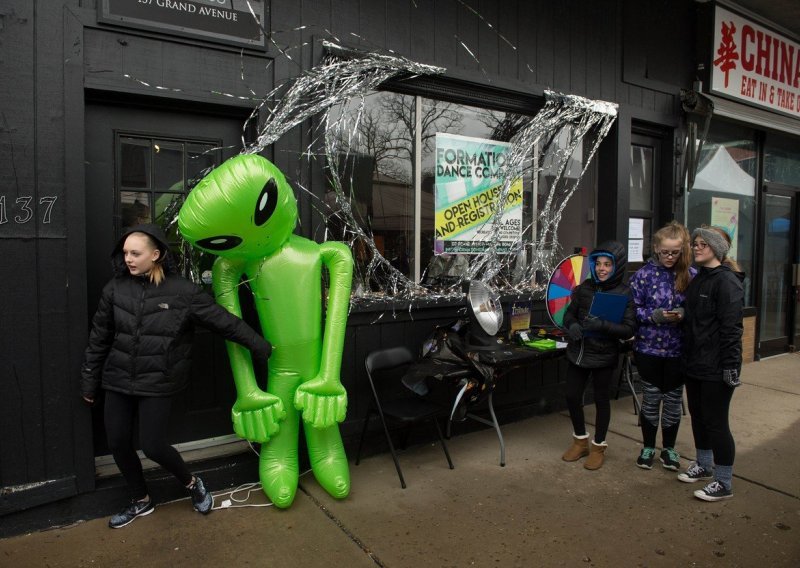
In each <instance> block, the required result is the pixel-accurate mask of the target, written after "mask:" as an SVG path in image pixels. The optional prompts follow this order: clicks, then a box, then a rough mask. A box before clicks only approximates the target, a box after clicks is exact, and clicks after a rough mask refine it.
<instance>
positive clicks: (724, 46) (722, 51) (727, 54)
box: [714, 22, 739, 87]
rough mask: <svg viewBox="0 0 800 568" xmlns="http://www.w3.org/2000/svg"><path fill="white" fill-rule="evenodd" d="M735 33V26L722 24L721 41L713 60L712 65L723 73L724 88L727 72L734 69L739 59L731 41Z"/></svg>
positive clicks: (726, 83) (726, 84)
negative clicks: (716, 55)
mask: <svg viewBox="0 0 800 568" xmlns="http://www.w3.org/2000/svg"><path fill="white" fill-rule="evenodd" d="M735 33H736V26H735V25H734V24H733V22H730V23H729V24H726V23H725V22H722V41H721V42H720V44H719V49H717V54H718V55H719V57H717V58H716V59H715V60H714V65H717V66H718V67H719V68H720V70H721V71H722V72H723V73H725V86H726V87H727V86H728V71H730V70H731V69H736V60H737V59H739V54H738V53H737V52H736V42H734V41H733V34H735Z"/></svg>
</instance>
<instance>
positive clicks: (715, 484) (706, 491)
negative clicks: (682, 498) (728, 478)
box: [694, 480, 733, 501]
mask: <svg viewBox="0 0 800 568" xmlns="http://www.w3.org/2000/svg"><path fill="white" fill-rule="evenodd" d="M694 496H695V497H697V498H698V499H702V500H703V501H722V500H723V499H730V498H731V497H733V491H731V490H730V489H726V488H725V486H724V485H722V484H721V483H720V482H719V481H716V480H715V481H712V482H711V483H709V484H708V485H706V486H705V487H703V488H702V489H698V490H697V491H695V492H694Z"/></svg>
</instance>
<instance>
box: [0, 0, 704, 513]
mask: <svg viewBox="0 0 800 568" xmlns="http://www.w3.org/2000/svg"><path fill="white" fill-rule="evenodd" d="M650 4H651V3H640V2H634V1H632V0H616V1H603V2H592V1H590V0H575V1H572V2H552V1H550V0H509V1H506V2H493V1H491V0H466V1H464V2H462V1H456V0H426V1H417V2H398V1H396V0H362V1H361V2H353V1H350V0H329V1H328V0H308V1H304V2H296V1H295V0H272V1H270V2H269V7H270V11H269V13H270V17H271V22H270V29H271V30H273V31H274V35H273V38H274V42H275V43H274V44H271V43H270V44H268V46H267V53H259V52H254V51H248V50H244V51H242V50H240V49H238V48H234V47H226V46H222V45H212V44H204V43H203V42H200V41H196V40H187V39H185V38H180V37H175V36H169V35H165V34H158V33H150V32H143V31H139V30H126V29H124V28H123V27H119V26H107V25H104V24H102V23H98V22H97V21H96V14H97V11H96V8H97V2H96V0H69V1H62V2H52V1H50V0H48V1H47V2H45V0H34V1H33V2H31V1H30V0H6V2H4V14H6V16H5V17H4V19H3V26H2V29H0V41H1V42H2V44H3V45H6V46H8V45H13V46H16V49H15V52H14V56H13V57H4V58H3V60H2V62H0V64H2V73H3V77H4V80H3V81H2V82H0V108H2V109H3V113H2V116H0V196H2V197H4V198H5V206H6V210H7V212H8V222H7V223H2V224H0V259H2V261H3V263H4V267H5V269H4V273H3V274H4V278H2V279H0V388H2V389H3V392H4V396H3V397H0V432H2V435H0V487H7V486H11V485H19V484H23V483H34V482H40V481H44V480H47V479H56V478H59V479H61V478H64V479H66V478H68V477H69V476H70V475H75V476H77V478H78V485H79V486H80V488H81V490H83V491H85V490H87V489H91V487H92V485H93V479H92V475H91V472H92V470H93V462H92V461H91V457H92V452H91V451H87V445H90V444H91V442H90V441H87V437H90V436H87V430H88V419H87V416H88V411H87V410H86V408H85V407H83V406H82V403H80V401H79V400H78V399H77V390H76V389H77V381H78V368H77V366H78V360H79V358H80V357H79V353H78V352H79V351H80V349H78V348H77V347H76V346H77V345H79V344H80V343H82V341H78V340H76V338H75V336H76V335H85V331H86V321H87V317H88V314H89V313H90V312H93V311H94V309H95V306H96V299H97V295H98V293H99V290H98V289H97V286H95V285H93V284H90V285H89V287H88V289H86V286H87V284H86V282H85V281H84V280H82V278H85V276H84V275H85V273H86V270H85V269H84V268H83V267H85V266H86V265H87V264H91V262H89V260H90V259H104V258H105V257H106V256H107V254H108V248H109V241H110V240H111V237H110V235H111V234H112V233H113V227H114V225H113V223H114V221H113V214H112V215H111V216H110V215H108V214H105V215H93V214H92V215H90V213H92V212H96V211H97V210H98V209H99V208H100V205H99V204H97V203H94V202H93V201H92V200H91V199H90V198H87V194H86V190H85V189H84V187H83V186H84V183H82V181H81V180H82V175H83V174H82V172H83V171H85V172H86V175H88V176H89V178H90V179H88V180H86V184H85V185H86V186H87V187H88V186H89V185H91V184H92V183H94V181H93V179H94V178H93V176H101V177H103V176H105V177H106V178H108V177H113V176H112V174H111V172H113V159H112V158H110V157H109V155H108V153H107V152H102V151H100V148H98V147H95V146H97V145H100V146H105V145H112V144H113V136H111V135H109V136H107V137H106V138H103V139H101V138H98V137H92V138H91V140H89V137H88V136H87V140H86V141H84V139H83V132H82V128H83V127H84V126H83V125H84V123H85V121H84V116H83V113H84V111H85V108H86V104H87V103H86V99H92V100H93V101H96V100H97V99H98V98H99V99H102V102H103V104H104V105H118V106H120V108H123V109H125V112H128V113H130V114H131V116H135V115H136V112H139V111H140V110H142V109H146V110H142V112H144V113H145V114H147V115H148V116H152V114H153V113H155V112H156V111H155V109H164V110H165V111H166V112H167V113H175V114H176V115H179V116H183V115H184V114H185V113H188V114H191V113H193V112H197V113H198V114H203V113H206V114H207V113H209V112H213V113H217V115H223V116H224V115H226V114H228V115H229V116H230V118H231V119H232V120H233V119H235V120H240V119H241V112H242V111H243V110H244V111H249V109H251V108H253V107H255V106H256V104H257V101H256V100H254V98H258V97H259V96H261V95H264V94H266V93H267V92H269V90H270V89H272V88H273V86H274V85H277V84H282V83H283V82H285V81H287V80H289V79H291V78H293V77H296V76H298V75H299V74H300V73H301V72H302V71H303V70H306V69H309V68H310V67H311V66H313V65H314V64H316V63H317V62H318V61H319V59H320V57H321V54H322V50H321V48H320V47H319V45H318V44H316V43H314V41H315V40H317V39H319V38H321V37H328V35H329V33H330V34H332V35H333V36H335V37H336V38H338V39H340V40H341V41H342V42H343V43H344V44H345V45H356V46H359V47H361V48H362V49H376V50H379V49H384V48H388V49H392V50H395V51H396V52H397V53H399V54H400V55H404V56H407V57H409V58H410V59H413V60H417V61H420V62H423V63H428V64H432V65H437V66H441V67H444V68H445V69H446V70H447V76H448V77H449V78H450V79H453V80H454V79H458V80H467V81H469V82H470V83H472V85H470V88H471V89H473V90H474V91H475V92H476V93H477V92H478V91H479V89H478V88H477V87H475V85H476V84H477V85H480V84H483V85H486V86H491V87H492V89H494V90H490V91H487V92H490V93H499V92H502V90H506V91H507V92H510V93H511V94H513V95H515V96H520V95H524V96H528V97H541V95H542V92H543V91H544V90H545V89H554V90H557V91H563V92H565V93H571V94H576V95H583V96H588V97H590V98H600V99H603V100H609V101H613V102H617V103H619V104H620V118H619V120H618V123H617V125H618V126H617V127H616V128H615V130H614V133H613V134H612V135H611V136H610V137H609V138H608V139H607V140H606V142H604V143H603V146H602V147H601V152H600V155H599V156H598V159H599V161H600V184H599V185H600V188H601V191H602V192H609V193H608V195H612V194H613V197H612V198H611V199H605V197H606V195H607V194H606V193H603V198H604V200H603V202H604V204H605V205H606V209H602V208H601V209H600V210H598V225H599V226H600V227H602V231H605V232H606V233H607V234H606V235H605V236H616V235H618V234H621V232H624V230H625V222H626V219H624V218H621V217H620V212H621V211H623V210H624V209H625V204H626V203H627V189H626V184H627V169H626V168H627V165H626V161H627V160H628V159H629V156H628V148H629V143H630V127H631V124H632V120H637V119H638V120H647V121H650V122H654V123H659V124H663V125H665V126H667V127H668V128H671V127H672V126H674V124H675V123H677V120H678V118H677V116H678V115H677V113H678V112H679V110H678V105H677V94H678V91H679V89H680V88H681V87H683V88H686V87H690V86H691V85H689V84H688V81H690V80H691V78H692V76H693V72H694V63H695V62H694V59H695V58H694V54H693V53H692V48H691V47H689V46H693V45H694V43H693V41H692V38H693V37H694V23H693V22H692V21H691V18H692V17H693V16H692V14H693V4H694V3H693V2H691V1H690V0H679V1H678V2H669V3H665V2H659V3H656V4H657V5H656V8H657V9H658V10H661V12H659V13H662V12H663V13H668V17H664V18H662V20H661V21H660V24H661V28H660V29H659V30H658V34H657V35H656V37H655V38H651V37H650V36H649V35H648V34H642V33H639V34H634V35H630V34H628V33H627V31H628V29H629V28H631V27H636V26H639V25H640V24H641V22H643V21H644V22H646V21H648V20H647V19H648V18H649V17H651V16H652V14H650V13H649V12H648V6H650ZM668 8H669V9H668ZM301 26H307V27H306V28H305V29H299V28H300V27H301ZM490 26H491V27H490ZM65 30H66V35H65ZM498 32H499V33H500V34H502V36H503V37H502V38H501V37H499V36H498V35H497V34H498ZM353 34H355V35H353ZM304 42H311V43H309V44H308V45H305V46H302V44H303V43H304ZM509 42H510V43H511V44H513V45H514V48H512V47H511V46H510V45H509ZM631 42H632V43H631ZM664 42H668V43H669V46H670V48H674V49H673V51H671V52H670V51H669V50H665V49H663V45H662V44H663V43H664ZM656 44H658V45H656ZM281 52H283V54H282V53H281ZM470 52H471V53H470ZM636 53H640V54H643V56H644V57H645V59H642V58H641V57H640V58H634V59H630V58H628V60H627V62H626V58H625V55H626V54H628V55H631V54H636ZM670 53H672V54H674V56H673V55H670ZM287 56H288V57H287ZM273 57H275V59H274V61H273V60H272V58H273ZM76 61H77V62H78V63H76ZM643 62H644V63H643ZM626 65H627V66H626ZM654 65H655V67H654ZM6 78H9V79H10V80H5V79H6ZM156 87H161V88H158V89H157V88H156ZM253 93H255V94H256V95H255V97H254V95H253ZM226 95H232V96H226ZM200 107H202V109H200ZM100 110H102V109H99V108H95V109H94V110H90V111H89V113H90V116H88V117H87V119H91V120H94V121H95V122H94V124H95V125H98V124H99V125H101V126H102V124H103V121H104V120H110V119H107V118H104V116H103V114H102V112H105V110H102V112H98V111H100ZM237 111H238V112H237ZM181 120H182V119H181ZM198 120H199V119H198ZM309 122H310V121H309ZM68 125H69V126H68ZM76 125H80V126H76ZM107 126H109V128H110V127H111V125H110V123H109V124H108V125H107ZM190 129H191V128H190ZM107 130H109V129H107ZM186 134H191V132H187V133H186ZM313 141H314V134H313V132H312V131H311V125H310V124H304V125H302V126H301V127H298V128H295V129H293V130H292V131H290V132H289V133H287V134H286V135H285V136H283V137H282V138H281V139H280V140H279V141H278V142H276V143H275V144H274V145H273V146H272V147H270V148H269V149H267V152H266V153H267V156H268V157H270V158H271V159H273V161H274V162H275V163H276V164H277V165H278V166H279V167H280V168H281V169H282V170H283V171H284V172H285V173H286V174H287V175H288V176H289V177H290V178H291V179H294V180H296V181H298V182H299V183H301V184H303V185H304V186H306V187H308V188H309V189H311V190H312V191H314V192H315V193H316V194H318V195H320V194H321V193H322V192H323V191H324V176H322V175H321V174H320V170H319V167H318V163H317V164H316V165H315V164H312V163H310V162H308V161H306V160H301V159H299V158H298V156H299V155H300V154H301V153H303V152H304V151H306V150H307V149H308V147H309V146H310V145H311V144H312V142H313ZM84 144H85V145H86V147H83V146H84ZM89 145H92V147H89ZM75 146H78V147H79V149H77V150H76V148H75ZM76 156H79V157H78V158H76ZM84 160H85V161H86V164H85V168H86V169H85V170H83V169H82V168H83V167H84V164H82V163H80V162H83V161H84ZM65 172H67V176H68V177H69V181H68V180H67V179H65ZM299 196H300V209H301V229H300V232H302V233H303V234H306V235H310V234H311V232H312V230H313V226H314V222H315V213H314V208H313V207H312V203H311V200H310V198H309V197H308V196H306V195H305V194H303V193H301V194H299ZM28 198H29V201H26V200H28ZM43 198H53V199H55V200H54V201H53V200H52V199H50V200H49V201H48V200H46V199H45V200H44V201H42V199H43ZM17 199H21V201H19V202H18V201H17ZM48 206H50V208H49V213H50V216H49V218H47V221H48V222H45V213H46V212H47V208H48ZM107 206H108V203H105V204H102V207H106V209H107ZM24 207H28V208H29V209H30V211H31V218H30V220H29V221H27V222H21V221H17V220H16V219H17V218H18V219H20V220H24V219H25V217H26V216H27V213H26V211H25V209H24ZM68 212H69V217H68ZM87 227H97V228H96V229H92V230H91V231H89V233H90V234H96V235H98V234H100V235H106V236H107V237H108V238H99V239H90V240H89V242H86V239H85V237H84V235H85V234H86V233H87ZM599 236H602V235H599ZM92 262H94V261H92ZM93 266H94V265H93ZM75 267H81V269H80V270H77V271H76V269H75ZM70 280H71V281H70ZM75 290H80V291H81V292H80V293H79V294H76V293H75ZM378 315H379V314H378V313H374V312H372V313H358V312H356V313H353V314H352V315H351V323H350V326H349V327H348V330H347V340H346V344H345V349H346V352H345V357H344V359H343V369H342V377H343V381H344V382H345V385H346V386H347V388H348V390H349V392H350V408H349V410H348V417H347V423H346V424H345V425H344V426H343V431H344V432H345V434H346V435H347V436H349V435H350V434H351V433H352V432H353V431H355V430H357V428H358V426H359V425H360V419H361V418H360V417H361V416H362V415H363V411H364V410H365V405H366V403H367V401H368V400H369V396H370V395H369V392H368V391H367V390H366V388H365V381H364V370H363V360H364V357H365V356H366V354H367V353H368V352H369V351H370V350H372V349H375V348H378V347H381V346H386V345H392V344H396V343H403V344H406V345H409V346H419V345H420V344H421V342H422V340H423V339H424V338H425V337H426V336H427V334H428V333H430V330H431V328H432V326H433V325H435V324H437V323H444V322H446V321H448V320H449V319H452V316H453V310H452V307H440V308H434V309H417V310H415V311H414V312H413V315H409V314H408V312H407V311H398V312H397V313H396V314H392V312H391V309H390V310H388V311H387V312H386V314H384V316H383V317H382V318H381V319H379V320H378V321H375V320H376V318H377V316H378ZM208 349H210V350H211V352H212V353H215V355H214V357H213V360H214V361H216V360H217V359H218V358H217V357H216V353H217V351H218V350H219V349H221V343H219V342H217V343H214V342H211V346H210V347H208ZM206 362H207V361H206ZM561 376H562V373H561V369H560V364H559V363H556V362H545V363H542V364H541V365H540V366H538V367H536V368H532V369H529V370H528V371H526V372H523V373H517V374H513V375H510V376H509V379H508V381H507V382H506V383H505V384H504V385H502V386H501V388H500V390H499V391H498V397H497V401H498V406H501V407H502V406H505V407H507V408H511V407H513V406H514V405H515V404H518V405H529V406H530V405H534V404H538V403H539V402H540V401H542V400H544V401H545V402H544V403H543V404H545V405H550V404H555V403H556V402H555V401H557V400H559V398H558V397H559V396H560V395H559V394H558V389H559V388H560V386H559V385H560V380H561ZM229 387H230V385H227V387H224V388H223V387H222V386H219V388H217V387H215V389H214V391H213V396H216V397H219V398H223V399H224V398H225V397H229V396H230V390H229ZM210 394H211V393H210V392H205V393H198V395H197V397H196V398H195V399H194V400H189V401H188V402H187V406H188V407H190V408H207V407H210V406H213V405H214V402H215V401H213V400H211V399H210V398H209V396H210ZM184 435H186V436H191V433H186V432H181V433H180V436H181V437H183V436H184ZM74 490H75V488H74V483H72V482H71V481H69V480H67V481H63V482H60V485H59V489H58V491H57V492H58V495H62V496H63V495H64V494H65V492H66V493H68V492H69V491H74ZM45 493H46V492H45ZM55 494H56V493H55V492H54V493H53V495H55ZM42 499H44V500H46V497H42V494H41V493H40V494H38V496H36V497H35V498H34V497H31V499H30V501H29V503H28V505H27V506H30V505H32V504H34V503H38V502H41V501H42ZM23 501H24V499H22V500H21V501H20V502H23ZM19 506H21V507H24V506H26V505H25V504H24V502H23V503H22V505H20V504H19V503H17V504H15V505H14V507H19ZM4 511H5V509H3V508H2V503H0V514H2V512H4Z"/></svg>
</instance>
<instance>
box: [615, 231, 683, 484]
mask: <svg viewBox="0 0 800 568" xmlns="http://www.w3.org/2000/svg"><path fill="white" fill-rule="evenodd" d="M653 251H654V253H655V254H654V256H653V258H652V259H650V261H648V263H647V264H645V265H644V266H643V267H642V268H640V269H639V270H638V271H636V274H634V275H633V277H632V278H631V281H630V287H631V294H632V295H633V301H634V303H635V304H636V320H637V322H638V324H639V328H638V330H637V332H636V336H635V339H634V344H633V350H634V358H635V362H636V367H637V368H638V370H639V377H640V379H641V380H642V390H643V395H644V396H643V401H642V413H641V416H640V423H641V427H642V439H643V442H644V447H643V448H642V452H641V454H640V455H639V458H638V459H637V460H636V465H638V466H639V467H641V468H643V469H651V468H652V467H653V459H654V458H655V455H656V434H657V432H658V424H659V419H660V422H661V441H662V442H661V445H662V450H661V455H660V457H661V465H662V466H663V467H664V468H666V469H671V470H673V471H677V470H678V469H679V468H680V462H679V461H678V460H679V458H680V456H679V455H678V452H676V451H675V439H676V438H677V437H678V427H679V426H680V423H681V412H682V410H683V383H684V378H683V372H682V369H681V354H682V348H683V331H682V329H681V325H680V324H681V322H682V321H683V319H684V310H683V303H684V300H685V296H684V294H685V292H686V288H687V287H688V285H689V281H690V280H691V278H692V277H693V276H694V274H695V273H696V272H697V271H696V270H695V269H694V268H693V267H691V266H690V265H691V262H692V259H691V254H690V249H689V232H688V231H687V230H686V227H684V226H683V225H681V224H680V223H678V222H677V221H672V222H670V223H668V224H667V225H665V226H664V227H662V228H661V229H659V230H658V232H656V234H655V235H653ZM659 415H660V416H659Z"/></svg>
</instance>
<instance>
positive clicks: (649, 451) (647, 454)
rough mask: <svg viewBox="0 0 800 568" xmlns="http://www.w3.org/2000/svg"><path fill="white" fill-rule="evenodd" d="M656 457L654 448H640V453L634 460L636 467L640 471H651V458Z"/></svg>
mask: <svg viewBox="0 0 800 568" xmlns="http://www.w3.org/2000/svg"><path fill="white" fill-rule="evenodd" d="M655 456H656V449H655V448H642V453H640V454H639V457H638V458H637V459H636V465H637V466H639V467H640V468H642V469H653V458H655Z"/></svg>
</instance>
